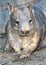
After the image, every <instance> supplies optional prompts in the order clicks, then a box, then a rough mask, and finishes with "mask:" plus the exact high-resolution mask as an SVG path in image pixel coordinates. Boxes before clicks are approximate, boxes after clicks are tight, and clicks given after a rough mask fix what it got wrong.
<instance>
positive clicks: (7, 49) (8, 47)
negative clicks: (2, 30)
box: [5, 42, 11, 51]
mask: <svg viewBox="0 0 46 65" xmlns="http://www.w3.org/2000/svg"><path fill="white" fill-rule="evenodd" d="M10 49H11V47H10V45H9V43H8V42H7V44H6V47H5V51H10Z"/></svg>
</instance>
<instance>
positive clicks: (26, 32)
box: [21, 30, 30, 34]
mask: <svg viewBox="0 0 46 65" xmlns="http://www.w3.org/2000/svg"><path fill="white" fill-rule="evenodd" d="M21 33H22V34H29V33H30V31H28V30H24V31H21Z"/></svg>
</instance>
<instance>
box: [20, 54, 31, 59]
mask: <svg viewBox="0 0 46 65" xmlns="http://www.w3.org/2000/svg"><path fill="white" fill-rule="evenodd" d="M29 56H30V54H22V55H21V56H20V59H24V58H28V57H29Z"/></svg>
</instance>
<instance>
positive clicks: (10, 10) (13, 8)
mask: <svg viewBox="0 0 46 65" xmlns="http://www.w3.org/2000/svg"><path fill="white" fill-rule="evenodd" d="M7 4H8V10H9V14H11V13H12V12H14V11H16V9H17V8H16V7H14V6H13V5H12V4H11V3H7Z"/></svg>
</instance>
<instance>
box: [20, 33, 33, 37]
mask: <svg viewBox="0 0 46 65" xmlns="http://www.w3.org/2000/svg"><path fill="white" fill-rule="evenodd" d="M33 36H34V33H32V34H21V35H20V37H31V38H32V37H33Z"/></svg>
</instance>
